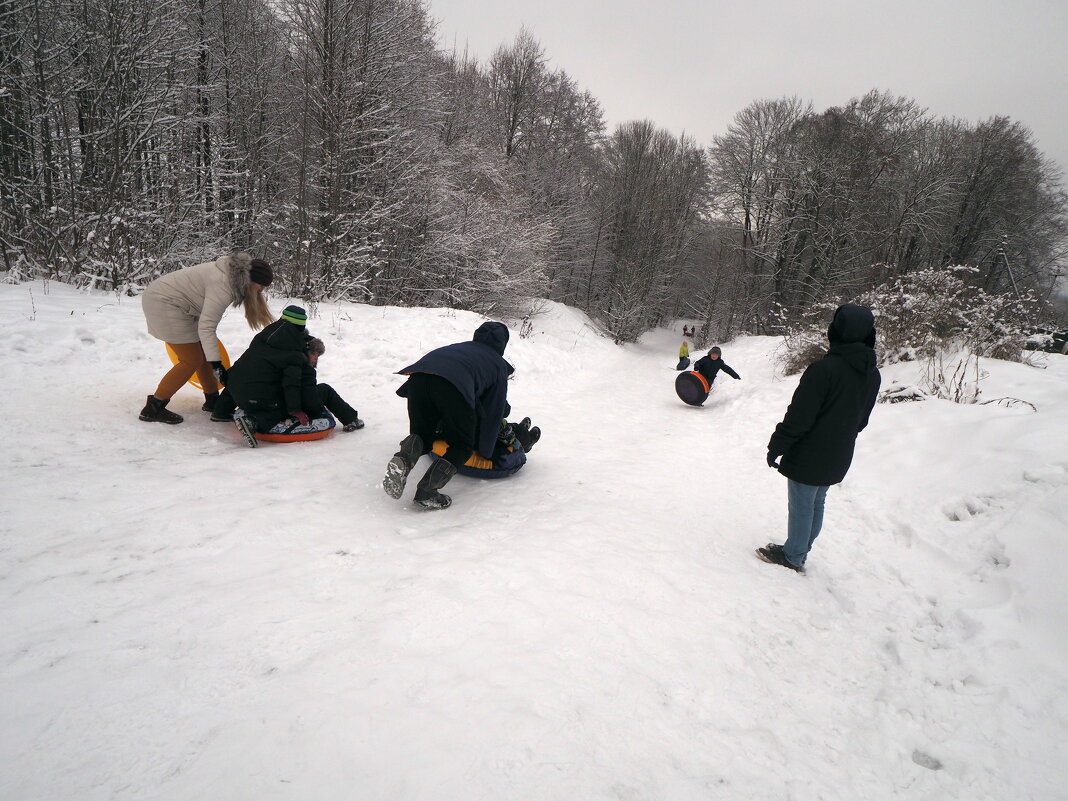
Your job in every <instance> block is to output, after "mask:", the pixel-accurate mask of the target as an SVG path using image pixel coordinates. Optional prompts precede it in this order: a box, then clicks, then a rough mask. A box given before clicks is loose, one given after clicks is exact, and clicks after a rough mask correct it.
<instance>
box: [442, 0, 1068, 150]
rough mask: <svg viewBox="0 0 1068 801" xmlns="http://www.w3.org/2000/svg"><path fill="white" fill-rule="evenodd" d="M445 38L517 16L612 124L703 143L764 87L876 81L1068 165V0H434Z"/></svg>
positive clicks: (819, 87) (494, 34)
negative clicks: (1026, 142) (1001, 117)
mask: <svg viewBox="0 0 1068 801" xmlns="http://www.w3.org/2000/svg"><path fill="white" fill-rule="evenodd" d="M429 2H430V6H431V13H432V15H433V16H434V17H435V18H436V19H437V20H438V21H439V23H440V24H439V35H440V37H441V42H442V45H444V46H446V47H449V48H451V47H452V46H453V44H454V43H455V44H456V45H457V46H458V47H459V48H460V49H463V47H464V45H465V44H466V45H467V46H468V49H469V50H470V52H471V53H472V54H474V55H476V56H478V57H479V58H480V59H481V60H483V61H485V60H486V59H487V58H488V57H489V56H490V55H491V54H492V52H493V50H494V49H495V48H496V47H497V45H499V44H501V43H503V42H510V41H511V40H512V39H513V38H514V36H515V34H516V33H517V32H518V31H519V28H520V26H521V25H523V24H525V25H526V26H527V27H528V28H530V29H531V31H532V32H533V33H534V35H535V37H536V38H537V39H538V41H540V42H541V44H542V46H543V47H544V48H545V51H546V55H547V56H548V58H549V60H550V64H551V66H552V67H553V68H562V69H564V70H565V71H567V72H568V73H569V74H570V75H571V76H572V77H574V78H575V79H576V80H577V81H578V83H579V84H580V85H581V86H582V87H583V88H585V89H588V90H589V91H590V92H591V93H592V94H593V95H594V96H596V97H597V98H598V99H599V100H600V101H601V104H602V106H603V108H604V112H605V119H606V121H607V122H608V124H609V126H610V128H611V126H614V125H615V124H616V123H619V122H623V121H625V120H631V119H639V118H649V119H651V120H653V121H654V122H656V123H657V124H659V125H660V126H662V127H664V128H667V129H668V130H670V131H672V132H673V133H676V134H678V133H681V132H682V131H684V130H685V131H686V133H688V134H690V135H692V136H693V137H695V138H696V139H697V140H698V141H699V142H700V143H701V144H705V145H707V144H710V143H711V140H712V137H713V136H715V135H717V134H720V133H723V132H724V131H725V130H726V127H727V124H728V123H729V122H730V120H731V118H732V117H733V116H734V115H735V113H737V112H738V111H740V110H741V109H742V108H744V107H745V106H746V105H748V104H749V103H750V102H751V101H753V100H757V99H760V98H776V97H783V96H793V95H796V96H798V97H800V98H802V99H804V100H811V101H812V102H813V103H814V105H815V106H816V108H817V109H821V110H822V109H824V108H827V107H828V106H833V105H839V104H842V103H845V102H846V101H848V100H849V99H850V98H852V97H858V96H860V95H863V94H865V93H867V92H868V91H869V90H871V89H884V90H889V91H891V92H893V93H894V94H895V95H904V96H906V97H910V98H912V99H914V100H916V101H917V102H919V103H920V104H921V105H922V106H924V107H926V108H928V109H929V110H930V111H931V112H932V113H934V114H936V115H938V116H944V117H961V118H963V119H967V120H971V121H976V120H980V119H984V118H986V117H990V116H992V115H995V114H1005V115H1008V116H1010V117H1012V118H1013V119H1014V120H1018V121H1020V122H1022V123H1024V124H1025V125H1027V126H1028V127H1029V128H1031V130H1032V131H1034V133H1035V137H1036V140H1037V143H1038V146H1039V148H1040V149H1041V150H1042V151H1043V152H1044V153H1045V154H1046V155H1047V156H1050V157H1052V158H1054V159H1056V160H1057V161H1058V162H1059V164H1060V165H1061V167H1062V169H1064V168H1066V167H1068V0H1056V1H1055V0H1016V1H1015V2H994V1H993V0H897V1H896V2H889V0H888V1H887V2H875V1H874V0H822V2H815V1H814V0H760V1H759V2H737V1H735V2H726V1H725V0H661V2H659V3H657V2H649V0H643V1H642V2H639V1H638V0H613V1H609V0H597V1H596V2H595V1H594V0H539V1H535V0H530V1H529V2H516V0H429Z"/></svg>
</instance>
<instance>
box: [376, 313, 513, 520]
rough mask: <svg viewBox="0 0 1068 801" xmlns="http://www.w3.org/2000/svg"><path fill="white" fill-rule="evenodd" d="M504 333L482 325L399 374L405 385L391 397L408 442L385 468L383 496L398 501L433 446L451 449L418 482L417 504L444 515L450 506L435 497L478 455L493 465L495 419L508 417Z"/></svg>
mask: <svg viewBox="0 0 1068 801" xmlns="http://www.w3.org/2000/svg"><path fill="white" fill-rule="evenodd" d="M507 344H508V327H507V326H506V325H505V324H504V323H497V322H488V323H483V324H482V325H480V326H479V327H478V329H477V330H476V331H475V334H474V337H472V340H471V341H470V342H457V343H456V344H453V345H446V346H445V347H443V348H437V349H436V350H432V351H430V353H428V354H426V355H425V356H423V358H421V359H420V360H419V361H417V362H416V363H415V364H412V365H409V366H408V367H405V368H404V369H402V370H399V371H398V372H399V373H400V374H401V375H406V376H408V380H407V381H405V382H404V384H403V385H402V386H401V387H400V389H398V390H397V394H398V395H400V396H401V397H402V398H406V399H407V400H408V422H409V431H410V432H411V433H409V435H408V436H407V437H405V438H404V439H403V440H401V443H400V449H399V450H398V451H397V452H396V453H395V454H394V455H393V458H392V459H390V460H389V464H387V465H386V473H385V477H384V478H383V479H382V489H384V490H385V492H386V494H387V495H389V496H390V497H391V498H400V497H401V495H402V493H403V492H404V486H405V482H406V481H407V480H408V474H409V473H410V472H411V471H412V468H414V467H415V463H416V462H417V461H419V458H420V457H421V456H422V455H423V454H424V453H428V452H429V451H430V449H431V448H432V447H433V445H434V441H435V440H436V439H443V440H445V441H446V442H448V443H449V448H448V450H447V451H445V454H444V457H443V458H441V459H435V460H434V461H433V462H432V463H431V465H430V468H429V469H428V470H427V471H426V473H425V474H424V475H423V477H422V479H420V481H419V485H418V487H417V488H416V491H415V503H416V504H417V505H418V506H421V507H423V508H424V509H444V508H446V507H448V506H449V505H450V504H451V503H452V499H451V498H450V497H449V496H448V495H445V494H443V493H441V492H439V490H440V489H441V488H442V487H444V486H445V485H446V484H447V483H448V482H449V480H450V479H451V478H452V477H453V476H454V475H456V471H457V470H458V469H459V468H460V467H461V466H462V465H464V464H465V463H466V462H467V460H468V459H469V458H470V457H471V454H472V453H474V452H475V451H477V452H478V453H479V454H480V455H481V456H482V457H483V458H485V459H489V460H492V459H493V449H494V447H495V445H496V442H497V433H498V430H499V429H500V425H501V420H503V419H505V418H506V417H507V416H508V412H509V411H510V410H511V407H509V405H508V376H509V375H511V374H512V372H513V368H512V365H510V364H508V362H506V361H505V360H504V348H505V346H506V345H507Z"/></svg>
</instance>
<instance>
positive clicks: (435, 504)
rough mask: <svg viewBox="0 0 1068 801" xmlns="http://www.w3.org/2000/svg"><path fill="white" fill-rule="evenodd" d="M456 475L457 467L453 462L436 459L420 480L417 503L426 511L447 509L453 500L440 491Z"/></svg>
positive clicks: (416, 489) (416, 495) (416, 492)
mask: <svg viewBox="0 0 1068 801" xmlns="http://www.w3.org/2000/svg"><path fill="white" fill-rule="evenodd" d="M455 475H456V467H455V466H454V465H453V463H452V462H450V461H447V460H445V459H435V460H434V463H433V464H432V465H430V469H428V470H427V471H426V473H424V474H423V477H422V478H421V479H419V486H417V487H416V488H415V503H416V505H418V506H422V507H423V508H424V509H446V508H448V507H449V505H450V504H451V503H452V498H450V497H449V496H448V495H445V494H443V493H441V492H438V490H439V489H441V488H442V487H444V486H445V485H446V484H448V483H449V479H450V478H452V477H453V476H455Z"/></svg>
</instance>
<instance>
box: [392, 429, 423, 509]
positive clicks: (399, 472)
mask: <svg viewBox="0 0 1068 801" xmlns="http://www.w3.org/2000/svg"><path fill="white" fill-rule="evenodd" d="M422 455H423V440H422V438H421V437H420V436H419V435H418V434H409V435H408V436H406V437H405V438H404V439H402V440H401V442H400V450H398V451H397V452H396V453H395V454H393V458H392V459H390V460H389V464H387V465H386V475H385V476H383V478H382V489H384V490H385V491H386V495H388V496H389V497H390V498H400V496H401V495H403V494H404V485H405V484H406V483H407V482H408V474H409V473H410V472H412V468H413V467H415V463H416V462H418V461H419V457H420V456H422Z"/></svg>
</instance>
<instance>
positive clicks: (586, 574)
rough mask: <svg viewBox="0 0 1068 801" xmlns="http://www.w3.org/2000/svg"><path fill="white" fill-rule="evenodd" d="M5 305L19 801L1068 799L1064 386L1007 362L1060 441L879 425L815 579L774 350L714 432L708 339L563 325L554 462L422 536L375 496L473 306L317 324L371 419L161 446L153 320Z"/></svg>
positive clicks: (1015, 429) (877, 419)
mask: <svg viewBox="0 0 1068 801" xmlns="http://www.w3.org/2000/svg"><path fill="white" fill-rule="evenodd" d="M31 292H32V295H31ZM284 303H285V301H283V300H281V299H275V300H273V301H272V306H273V307H275V308H276V309H280V308H282V306H283V305H284ZM0 307H2V309H3V311H4V313H5V316H6V317H7V319H8V320H11V321H15V322H17V324H16V325H13V326H12V332H11V334H10V336H9V337H7V338H5V339H4V340H3V341H0V363H2V364H3V367H4V376H5V379H6V381H7V387H8V392H6V393H4V394H3V396H2V398H3V400H2V401H0V402H2V403H3V406H2V407H0V409H2V411H3V412H4V419H5V420H6V421H8V431H7V435H6V442H7V448H6V449H5V450H6V453H7V456H8V464H9V469H8V470H7V471H5V476H6V481H5V489H6V493H5V500H4V502H3V508H2V509H0V529H2V531H3V534H2V540H0V556H2V565H3V567H2V573H0V599H2V602H3V608H4V610H5V636H4V637H3V639H2V640H0V703H2V705H3V708H4V710H5V715H4V717H3V719H2V721H0V797H2V798H12V799H19V800H20V801H28V800H30V799H69V798H78V799H80V800H81V799H138V800H139V801H140V800H141V799H168V800H169V799H174V800H175V801H177V800H178V799H188V798H194V797H200V798H258V799H291V798H292V799H297V798H299V799H335V798H336V799H389V800H390V801H397V800H399V799H435V801H438V800H440V799H458V800H460V799H463V801H467V800H468V799H493V800H494V801H497V800H498V799H508V798H527V799H568V801H573V799H602V798H603V799H649V798H670V799H673V800H674V799H709V798H723V799H737V798H746V799H769V800H770V799H776V800H778V799H784V798H787V799H813V798H823V799H849V800H850V801H854V800H855V799H857V798H880V799H892V798H902V799H905V798H907V799H916V798H931V799H945V798H969V799H1004V798H1010V797H1011V798H1020V799H1036V801H1037V799H1054V798H1064V797H1066V796H1065V793H1064V789H1063V788H1064V787H1066V786H1068V773H1066V768H1065V766H1064V764H1063V760H1061V759H1060V750H1061V745H1062V743H1063V742H1064V740H1065V736H1066V734H1068V704H1066V702H1065V700H1064V699H1065V698H1068V692H1066V691H1068V668H1066V667H1065V666H1066V665H1068V642H1066V639H1068V634H1066V632H1068V626H1066V625H1065V622H1066V621H1065V609H1068V604H1066V601H1068V597H1066V592H1068V591H1066V590H1065V589H1064V587H1065V583H1064V582H1063V581H1062V580H1061V579H1060V576H1059V575H1058V568H1059V560H1057V559H1056V556H1055V554H1056V553H1058V552H1059V549H1060V547H1061V542H1062V538H1063V531H1064V530H1066V528H1068V460H1066V457H1065V455H1064V443H1065V439H1066V437H1065V432H1066V430H1068V423H1066V422H1065V421H1066V420H1068V415H1066V412H1068V393H1066V392H1065V389H1066V388H1068V359H1063V358H1059V357H1049V358H1044V359H1043V362H1042V364H1043V365H1044V369H1038V368H1036V367H1030V366H1027V365H1022V364H1008V363H1002V362H984V367H985V368H986V369H988V370H989V371H990V378H989V379H988V380H987V390H986V392H987V393H988V394H989V396H990V397H998V396H1000V395H1012V396H1016V397H1022V398H1025V399H1027V400H1029V401H1031V402H1032V403H1034V404H1035V405H1036V406H1037V407H1038V409H1039V411H1038V413H1032V412H1031V411H1030V410H1029V409H1026V408H1022V407H1013V408H1005V407H1002V406H997V405H989V406H970V407H962V406H955V405H953V404H949V403H946V402H940V401H928V402H926V403H920V404H898V405H893V406H890V405H880V406H878V407H877V408H876V410H875V413H874V414H873V417H872V424H871V426H870V427H869V429H868V430H866V431H865V432H864V433H863V434H862V435H861V437H860V440H859V442H858V449H857V459H856V461H855V463H854V466H853V469H852V471H851V473H850V475H849V477H848V478H847V480H846V482H845V483H844V484H843V485H841V486H839V487H835V488H833V489H832V490H831V493H830V495H829V497H828V512H827V520H826V524H825V528H824V533H823V534H822V535H821V537H820V539H819V540H818V541H817V543H816V547H815V550H814V551H813V554H812V557H811V558H810V560H809V575H808V576H807V577H800V576H797V575H795V574H792V573H790V572H789V571H786V570H783V569H781V568H775V567H774V566H771V565H767V564H764V563H762V562H760V561H758V560H757V559H756V557H755V556H753V548H754V547H756V546H758V545H763V544H764V543H765V542H767V541H769V540H775V541H781V540H782V535H783V531H784V528H785V516H786V488H785V480H784V479H783V478H782V477H781V476H779V475H778V474H777V473H776V472H775V471H773V470H770V469H768V467H767V466H766V464H765V462H764V452H765V446H766V443H767V439H768V436H769V435H770V433H771V430H772V428H773V427H774V425H775V423H776V422H778V420H779V419H781V417H782V413H783V411H784V410H785V408H786V405H787V403H788V402H789V398H790V394H791V393H792V390H793V387H794V386H795V385H796V378H793V379H784V380H783V379H779V378H777V377H776V374H775V368H774V364H773V360H772V357H771V354H772V351H773V350H774V349H775V348H776V347H777V345H778V343H777V341H776V340H773V339H770V338H759V337H748V338H742V339H740V340H737V341H735V342H730V343H719V344H721V345H722V346H723V349H724V354H723V355H724V359H725V360H726V361H727V363H728V364H730V365H731V366H732V367H734V368H735V369H736V370H737V371H738V372H739V373H740V375H741V376H742V380H741V381H734V380H732V379H730V378H729V377H728V376H726V375H722V374H721V375H720V377H719V379H718V380H717V381H716V389H715V391H714V393H713V394H712V396H711V397H710V398H709V401H708V402H707V403H706V404H705V406H704V407H701V408H694V407H688V406H685V405H684V404H682V403H681V401H679V400H678V399H677V398H676V397H675V394H674V390H673V382H674V379H675V376H676V372H675V370H674V365H675V363H676V361H677V351H678V344H679V337H678V335H677V333H676V332H675V331H666V330H665V331H656V332H652V333H650V334H649V335H647V336H646V337H645V338H643V340H642V342H641V343H640V344H638V345H633V346H626V347H622V348H620V347H616V346H614V345H613V344H611V343H610V342H609V341H607V340H606V339H604V338H603V337H602V336H600V335H599V334H598V333H597V331H596V330H595V328H594V327H593V326H592V325H591V324H589V322H588V321H587V320H585V318H584V317H583V316H582V315H580V314H578V313H577V312H574V311H572V310H568V309H566V308H564V307H560V306H557V305H552V304H550V305H549V307H548V309H549V310H548V312H547V313H546V314H544V315H542V316H540V317H536V318H534V333H533V335H532V336H531V337H529V338H527V339H522V338H519V337H516V336H514V333H515V332H514V331H513V340H512V342H511V343H510V345H509V348H508V350H507V351H506V354H505V355H506V358H508V359H509V360H510V361H512V362H513V363H514V364H516V365H517V375H516V377H515V380H514V381H513V383H512V386H511V390H510V400H511V402H512V406H513V408H514V416H515V417H516V418H520V417H523V416H526V415H529V416H530V417H532V418H533V420H534V423H535V424H537V425H539V426H541V427H542V428H543V430H544V432H545V433H544V437H543V439H542V441H541V442H540V443H539V444H538V445H537V447H536V448H535V449H534V450H533V452H532V453H531V456H530V461H529V462H528V464H527V466H526V467H525V468H524V469H523V470H522V471H520V472H519V473H518V474H517V475H516V476H514V477H513V478H510V479H506V480H501V481H476V480H470V479H465V478H463V477H457V478H455V479H453V481H452V482H451V483H450V484H449V487H448V490H447V491H448V492H449V493H450V494H451V495H452V496H453V499H454V505H453V507H452V508H450V509H448V510H445V511H441V512H422V511H419V510H417V509H415V508H414V507H413V506H412V504H411V494H412V491H413V489H414V488H413V487H411V486H410V487H409V489H408V490H407V491H406V493H405V496H404V499H403V500H401V501H393V500H391V499H390V498H388V497H386V495H385V494H384V493H383V491H382V489H381V486H380V482H381V477H382V471H383V469H384V467H385V463H386V461H387V460H388V458H389V456H390V455H391V454H392V453H393V451H394V450H395V449H396V445H397V442H398V441H399V440H400V438H401V437H402V436H404V434H405V433H406V417H405V412H404V401H403V400H402V399H400V398H398V397H396V395H395V394H394V390H395V389H396V387H397V386H398V385H399V384H400V382H401V379H400V377H398V376H396V375H394V374H393V371H395V370H396V369H397V368H398V367H399V366H402V365H404V364H406V363H408V362H409V361H410V360H411V359H413V358H416V357H418V356H419V355H421V354H422V353H424V352H425V351H426V350H429V349H430V348H433V347H436V346H438V345H441V344H446V343H448V342H453V341H458V340H461V339H467V338H469V337H470V335H471V332H472V331H473V330H474V328H475V327H476V326H477V324H478V323H479V322H480V318H478V317H476V316H475V315H472V314H468V313H463V312H453V311H448V310H432V309H398V308H371V307H365V306H353V305H345V304H341V305H328V304H321V305H320V306H319V307H318V308H314V309H311V311H312V313H313V314H312V319H311V320H310V322H309V329H310V330H311V331H313V332H314V333H316V334H317V335H319V336H321V337H323V338H324V340H325V341H326V344H327V352H326V354H325V355H324V357H323V358H322V361H321V362H320V370H319V374H320V380H323V381H327V382H329V383H331V384H332V385H334V386H335V388H337V389H338V390H339V391H340V392H341V393H342V395H344V396H345V397H346V399H348V400H349V401H350V402H352V404H353V405H354V406H355V407H356V408H357V409H358V410H359V412H360V416H361V417H362V418H364V419H365V420H366V421H367V428H365V429H363V430H362V431H358V432H354V433H350V434H343V433H340V432H338V433H335V434H334V435H332V436H331V437H329V438H328V439H326V440H323V441H322V442H318V443H308V444H302V445H284V446H283V445H264V446H262V447H260V448H257V449H255V450H252V449H249V448H247V447H245V446H244V444H243V442H242V440H241V439H240V437H239V435H238V434H237V432H236V430H235V429H234V428H233V427H232V426H229V425H225V424H222V425H220V424H213V423H210V422H209V421H208V420H207V415H206V414H204V413H202V412H200V411H199V405H200V402H201V396H200V394H199V393H196V392H194V391H192V390H190V389H188V388H187V389H184V390H183V391H182V392H180V393H179V395H178V396H177V397H176V398H175V400H174V401H173V402H172V404H171V407H172V408H174V409H175V411H177V412H179V413H180V414H183V415H185V416H186V422H185V423H184V424H182V425H180V426H173V427H172V426H164V425H158V424H147V423H142V422H140V421H138V420H137V410H138V409H139V408H140V406H141V405H142V404H143V402H144V396H145V395H146V394H147V393H148V392H150V391H151V390H152V388H153V387H154V386H155V382H156V381H157V380H158V379H159V377H160V375H161V374H162V371H163V370H164V369H165V368H166V361H165V359H166V357H165V356H164V354H163V347H162V345H161V344H160V343H158V342H157V341H156V340H154V339H152V338H151V337H149V336H148V334H147V333H145V332H144V321H143V317H142V315H141V311H140V305H139V303H138V301H137V299H136V298H133V299H131V298H116V297H115V296H112V295H102V294H91V295H90V294H85V293H82V292H78V291H75V290H73V289H70V288H67V287H62V286H57V285H54V284H53V285H50V286H47V287H46V286H45V285H43V284H41V283H39V282H38V283H34V284H22V285H18V286H0ZM222 337H223V341H224V342H225V343H226V344H227V346H228V348H229V349H230V351H231V353H239V352H240V351H241V350H242V349H243V347H244V345H245V344H247V342H248V340H249V339H250V338H251V332H249V331H248V329H247V328H245V327H244V323H243V321H242V320H241V319H240V316H239V315H236V314H230V315H228V316H227V317H226V318H225V320H224V323H223V327H222ZM1040 366H1041V365H1040ZM910 370H911V371H912V372H910ZM914 371H915V368H914V367H910V366H908V365H905V366H898V367H894V368H891V369H890V370H888V371H886V374H885V375H884V382H889V381H892V380H894V379H895V377H900V378H902V379H903V380H910V381H915V375H914ZM424 464H425V462H424V463H423V464H421V465H420V466H419V467H417V469H416V476H414V477H413V479H417V478H418V474H419V473H421V471H422V469H423V467H424ZM410 483H414V481H413V482H410Z"/></svg>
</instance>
